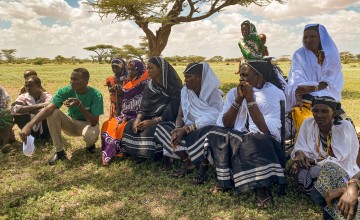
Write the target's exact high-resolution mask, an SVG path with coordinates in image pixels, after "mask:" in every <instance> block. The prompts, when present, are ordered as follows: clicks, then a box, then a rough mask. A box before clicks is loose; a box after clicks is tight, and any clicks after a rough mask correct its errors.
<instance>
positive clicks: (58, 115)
mask: <svg viewBox="0 0 360 220" xmlns="http://www.w3.org/2000/svg"><path fill="white" fill-rule="evenodd" d="M89 78H90V74H89V72H88V71H87V70H86V69H84V68H77V69H74V71H73V73H72V74H71V77H70V84H71V85H70V86H65V87H63V88H61V89H59V90H58V91H57V92H56V94H55V96H54V97H53V100H52V102H51V103H50V104H49V105H48V106H47V107H45V108H43V110H41V111H40V112H39V113H38V114H37V115H36V116H35V117H34V118H33V119H32V120H31V121H30V122H29V123H27V124H26V125H25V126H24V128H23V129H22V130H21V132H20V137H21V139H22V140H23V141H24V142H25V141H26V138H27V136H28V135H30V133H31V128H32V127H33V126H34V125H35V124H37V123H38V122H39V121H42V120H44V119H46V118H47V121H48V127H49V131H50V135H51V138H52V140H53V144H54V146H55V148H56V153H55V155H54V157H53V158H51V159H50V160H49V165H54V164H55V163H56V161H57V160H62V159H65V158H66V154H65V151H64V144H65V143H64V140H63V138H62V136H61V131H64V133H65V134H67V135H69V136H82V137H83V139H84V141H85V143H86V150H87V151H88V152H89V153H94V152H95V142H96V141H97V140H98V138H99V133H100V129H99V116H100V115H102V114H103V113H104V108H103V98H102V95H101V93H100V92H99V91H98V90H96V89H94V88H92V87H90V86H88V82H89ZM62 105H64V106H66V107H67V108H68V111H67V114H64V113H63V112H62V111H60V110H59V108H60V107H61V106H62Z"/></svg>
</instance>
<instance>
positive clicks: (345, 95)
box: [341, 90, 360, 100]
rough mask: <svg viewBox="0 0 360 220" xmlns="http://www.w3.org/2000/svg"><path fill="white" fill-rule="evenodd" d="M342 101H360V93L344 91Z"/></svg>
mask: <svg viewBox="0 0 360 220" xmlns="http://www.w3.org/2000/svg"><path fill="white" fill-rule="evenodd" d="M341 96H342V99H346V100H348V99H350V100H352V99H360V92H357V91H353V90H343V91H342V92H341Z"/></svg>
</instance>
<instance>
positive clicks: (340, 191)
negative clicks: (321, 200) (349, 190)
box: [325, 187, 346, 208]
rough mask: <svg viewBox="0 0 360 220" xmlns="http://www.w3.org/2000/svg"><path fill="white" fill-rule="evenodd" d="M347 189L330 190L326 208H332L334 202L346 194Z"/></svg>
mask: <svg viewBox="0 0 360 220" xmlns="http://www.w3.org/2000/svg"><path fill="white" fill-rule="evenodd" d="M345 190H346V187H341V188H336V189H332V190H329V191H327V192H326V193H325V201H326V206H327V207H329V208H332V207H333V206H332V201H333V200H334V199H337V198H339V197H340V196H342V195H343V194H344V192H345Z"/></svg>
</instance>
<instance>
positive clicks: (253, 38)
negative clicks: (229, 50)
mask: <svg viewBox="0 0 360 220" xmlns="http://www.w3.org/2000/svg"><path fill="white" fill-rule="evenodd" d="M241 34H242V36H243V38H242V39H241V41H240V42H239V43H238V45H239V47H240V50H241V53H242V55H243V57H244V59H245V60H253V59H262V58H263V50H264V45H263V43H262V42H261V40H260V38H259V36H258V33H257V31H256V27H255V25H254V24H253V23H251V22H250V21H248V20H246V21H244V22H243V23H242V24H241Z"/></svg>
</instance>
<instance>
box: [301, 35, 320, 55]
mask: <svg viewBox="0 0 360 220" xmlns="http://www.w3.org/2000/svg"><path fill="white" fill-rule="evenodd" d="M303 43H304V45H305V47H306V49H308V50H311V51H313V52H314V53H316V52H317V51H318V49H319V44H320V36H319V33H318V32H317V31H315V30H306V31H305V32H304V36H303Z"/></svg>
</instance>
